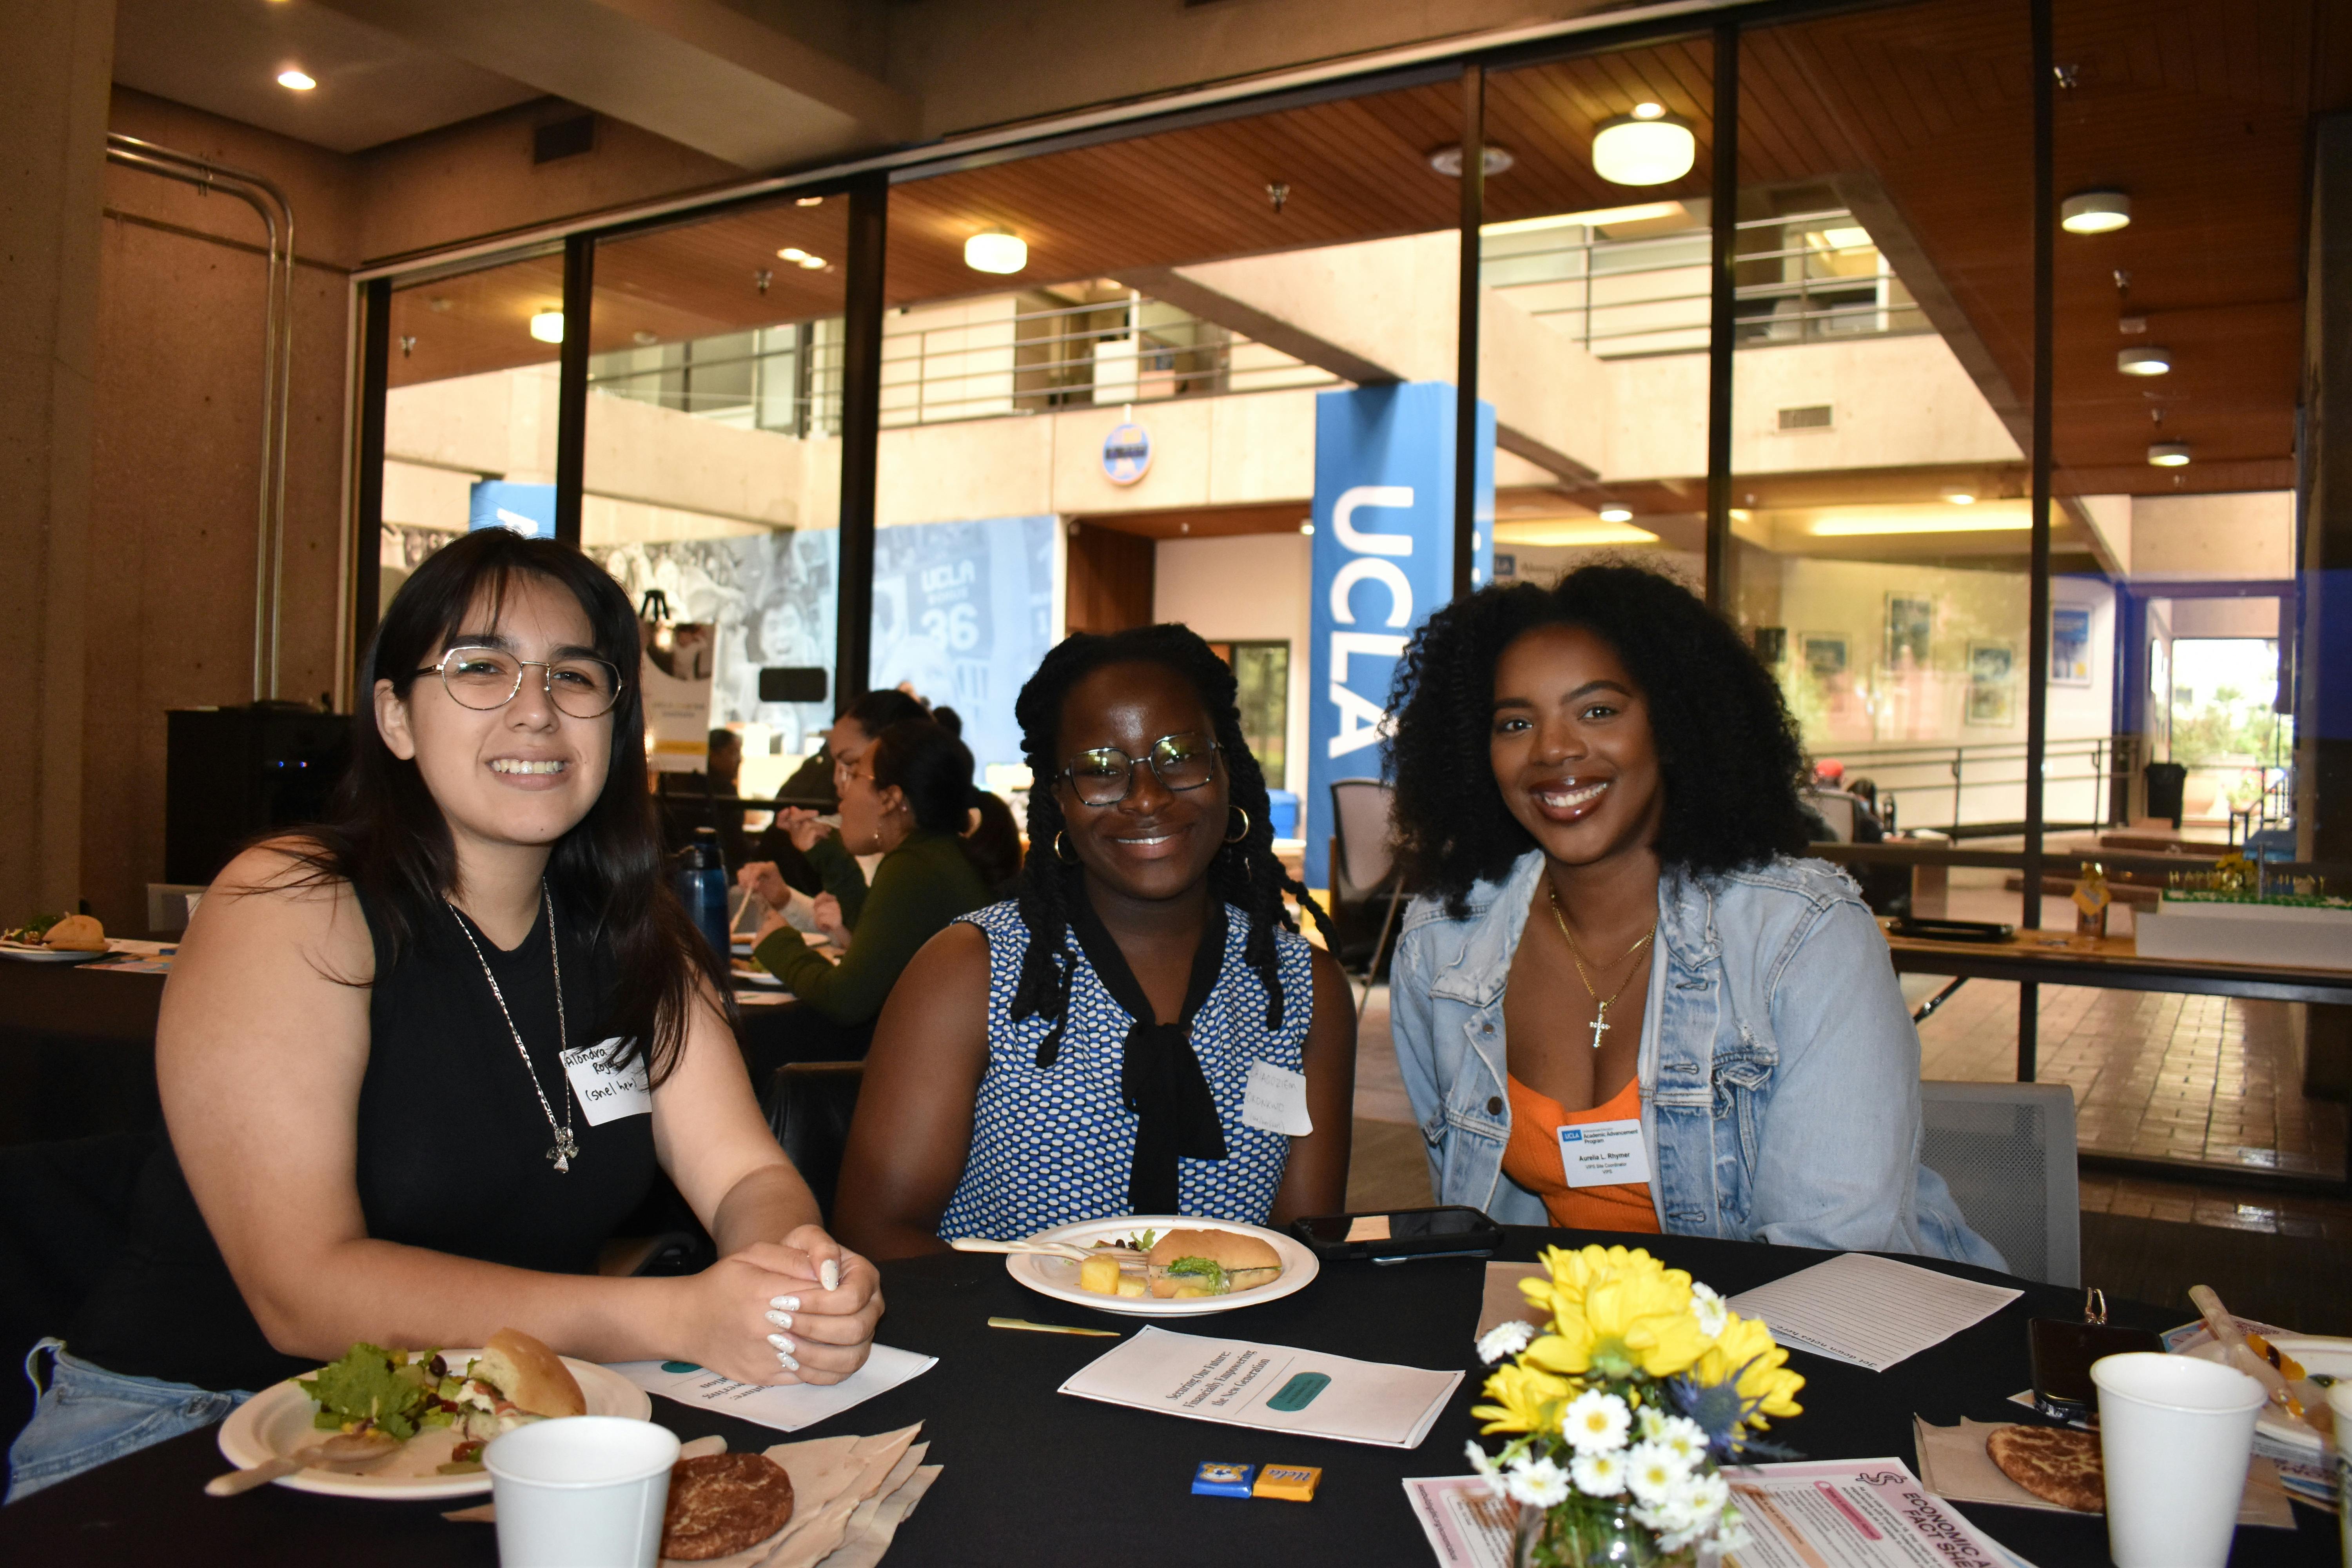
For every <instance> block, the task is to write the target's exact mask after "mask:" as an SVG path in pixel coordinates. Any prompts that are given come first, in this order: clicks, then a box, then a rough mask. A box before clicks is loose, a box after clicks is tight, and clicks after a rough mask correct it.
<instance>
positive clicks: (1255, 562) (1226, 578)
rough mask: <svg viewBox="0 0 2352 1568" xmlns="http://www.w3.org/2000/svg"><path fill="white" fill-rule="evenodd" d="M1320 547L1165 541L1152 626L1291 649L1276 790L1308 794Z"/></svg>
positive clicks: (1260, 537)
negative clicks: (1171, 625)
mask: <svg viewBox="0 0 2352 1568" xmlns="http://www.w3.org/2000/svg"><path fill="white" fill-rule="evenodd" d="M1314 553H1315V542H1314V541H1313V540H1311V539H1309V538H1307V536H1306V535H1305V534H1301V533H1244V534H1239V535H1235V536H1234V537H1231V538H1226V539H1163V540H1161V541H1160V548H1159V551H1158V560H1157V562H1156V563H1155V566H1154V584H1153V590H1152V595H1151V618H1152V619H1154V620H1156V621H1181V622H1183V623H1184V624H1185V625H1186V626H1191V627H1192V629H1193V630H1194V631H1196V632H1198V633H1200V634H1201V635H1202V637H1207V638H1208V639H1209V640H1210V641H1212V642H1222V641H1224V640H1226V639H1228V638H1230V639H1232V640H1234V641H1237V642H1238V641H1250V642H1287V643H1288V644H1289V645H1290V705H1289V723H1288V725H1287V727H1286V734H1285V737H1284V741H1283V754H1284V761H1285V763H1286V768H1285V776H1284V777H1283V778H1279V779H1276V778H1268V779H1267V780H1266V783H1267V784H1269V785H1271V786H1273V787H1275V788H1276V789H1293V790H1303V789H1305V788H1306V787H1307V611H1308V609H1309V607H1310V605H1309V599H1310V597H1311V595H1310V594H1309V593H1308V589H1309V586H1310V582H1311V576H1312V566H1313V557H1314Z"/></svg>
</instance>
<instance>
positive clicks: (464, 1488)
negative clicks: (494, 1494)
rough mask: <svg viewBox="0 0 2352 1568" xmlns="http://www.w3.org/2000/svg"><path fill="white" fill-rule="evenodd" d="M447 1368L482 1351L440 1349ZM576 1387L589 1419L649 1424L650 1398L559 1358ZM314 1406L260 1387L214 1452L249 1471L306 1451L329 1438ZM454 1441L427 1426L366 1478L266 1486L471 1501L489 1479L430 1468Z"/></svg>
mask: <svg viewBox="0 0 2352 1568" xmlns="http://www.w3.org/2000/svg"><path fill="white" fill-rule="evenodd" d="M441 1353H442V1354H443V1355H444V1356H445V1357H447V1358H448V1359H450V1360H452V1361H458V1362H462V1361H464V1360H465V1359H466V1358H467V1357H469V1356H477V1355H479V1354H481V1353H482V1352H480V1351H478V1350H445V1351H443V1352H441ZM563 1364H564V1365H566V1366H568V1367H570V1368H571V1369H572V1376H573V1377H574V1378H576V1379H578V1380H579V1383H580V1393H581V1394H582V1396H583V1398H585V1399H586V1400H587V1402H588V1414H589V1415H618V1416H622V1417H624V1418H625V1419H627V1420H631V1421H650V1420H652V1419H653V1414H654V1402H653V1396H652V1395H651V1394H647V1393H646V1391H645V1390H644V1389H642V1388H639V1387H638V1386H637V1385H636V1384H633V1383H631V1382H630V1381H629V1380H628V1379H626V1378H625V1377H623V1376H622V1375H621V1374H620V1373H617V1372H607V1371H605V1370H604V1368H603V1367H601V1366H598V1365H597V1364H596V1363H594V1362H588V1361H573V1360H572V1358H571V1357H570V1356H565V1357H564V1358H563ZM318 1408H319V1407H318V1405H315V1404H314V1403H312V1402H311V1399H310V1395H309V1394H304V1393H303V1392H302V1391H301V1390H300V1389H299V1388H298V1387H296V1386H295V1385H294V1384H293V1382H292V1380H290V1379H289V1380H288V1381H287V1382H285V1383H281V1384H277V1385H276V1386H274V1387H271V1388H265V1389H263V1390H262V1391H261V1392H260V1393H259V1394H255V1395H254V1396H253V1397H252V1398H250V1399H248V1400H247V1401H246V1402H245V1403H244V1404H243V1405H238V1406H237V1407H236V1410H234V1411H232V1412H231V1413H230V1415H229V1418H228V1419H227V1420H226V1421H224V1422H222V1423H221V1429H220V1451H221V1455H222V1457H223V1458H226V1459H227V1460H228V1462H229V1463H230V1464H232V1465H235V1466H236V1468H238V1469H240V1470H249V1469H251V1468H253V1467H254V1466H256V1465H258V1464H260V1463H262V1462H263V1461H264V1460H268V1459H274V1458H278V1456H279V1455H281V1454H292V1453H296V1452H299V1450H301V1449H304V1448H307V1447H310V1445H311V1444H313V1443H316V1442H319V1441H320V1440H322V1439H323V1438H325V1437H327V1436H329V1434H328V1433H325V1432H322V1431H320V1429H319V1428H318V1427H316V1426H311V1425H310V1417H311V1416H312V1415H315V1414H317V1412H318ZM456 1445H457V1436H456V1435H455V1434H454V1433H452V1432H451V1431H450V1429H449V1428H448V1427H446V1426H436V1427H428V1428H427V1429H425V1431H422V1432H419V1433H418V1434H417V1435H416V1436H415V1437H413V1438H411V1439H410V1440H409V1441H408V1442H407V1443H406V1444H405V1445H404V1446H403V1447H402V1448H401V1449H400V1451H399V1452H398V1453H396V1454H394V1455H393V1456H392V1457H391V1458H388V1459H386V1460H384V1461H383V1468H382V1469H381V1470H378V1471H373V1472H371V1473H369V1474H367V1475H362V1476H353V1475H342V1474H340V1473H338V1472H336V1471H333V1470H297V1471H295V1472H294V1473H293V1474H292V1475H290V1476H280V1477H279V1478H278V1479H277V1480H276V1481H275V1482H274V1483H272V1484H274V1485H277V1486H281V1487H291V1488H292V1489H294V1490H296V1491H298V1492H320V1493H323V1494H324V1495H326V1496H328V1497H358V1498H382V1499H385V1500H390V1501H394V1502H421V1501H427V1500H432V1499H435V1498H452V1497H477V1496H479V1495H481V1494H482V1493H485V1492H487V1491H488V1490H489V1489H490V1473H489V1472H488V1470H476V1471H473V1472H472V1473H471V1474H468V1475H463V1476H442V1475H436V1474H435V1473H434V1467H436V1465H441V1464H445V1463H446V1462H447V1461H448V1458H449V1450H450V1449H451V1448H452V1447H455V1446H456Z"/></svg>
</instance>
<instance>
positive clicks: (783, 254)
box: [776, 245, 970, 272]
mask: <svg viewBox="0 0 2352 1568" xmlns="http://www.w3.org/2000/svg"><path fill="white" fill-rule="evenodd" d="M776 258H777V259H778V260H779V261H789V262H791V263H792V264H793V265H794V266H795V267H802V268H807V269H808V270H809V271H811V272H814V271H815V270H816V269H817V268H820V267H823V266H824V257H822V256H812V255H810V254H809V253H808V252H807V251H805V250H803V249H802V248H801V247H799V246H797V245H788V246H786V247H783V248H782V250H779V251H778V252H776ZM966 259H970V257H969V255H967V257H966Z"/></svg>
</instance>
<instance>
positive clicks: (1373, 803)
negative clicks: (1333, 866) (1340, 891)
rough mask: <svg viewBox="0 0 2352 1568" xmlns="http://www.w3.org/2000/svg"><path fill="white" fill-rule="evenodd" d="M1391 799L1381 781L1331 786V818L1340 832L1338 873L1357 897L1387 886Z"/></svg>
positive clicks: (1358, 780)
mask: <svg viewBox="0 0 2352 1568" xmlns="http://www.w3.org/2000/svg"><path fill="white" fill-rule="evenodd" d="M1390 798H1391V790H1390V789H1389V786H1388V785H1386V784H1382V783H1381V781H1380V780H1378V779H1341V780H1340V781H1339V783H1337V784H1333V785H1332V786H1331V817H1332V820H1333V821H1334V822H1335V823H1336V824H1337V825H1338V826H1339V873H1340V875H1342V876H1344V877H1345V878H1347V879H1348V885H1349V888H1350V889H1352V890H1353V891H1355V892H1356V893H1359V894H1363V895H1369V894H1371V893H1373V892H1376V891H1378V890H1379V889H1381V888H1383V887H1385V886H1386V885H1387V883H1388V879H1389V873H1390V871H1391V866H1392V861H1393V857H1391V855H1390V853H1389V803H1390ZM1335 890H1336V889H1335Z"/></svg>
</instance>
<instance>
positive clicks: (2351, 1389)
mask: <svg viewBox="0 0 2352 1568" xmlns="http://www.w3.org/2000/svg"><path fill="white" fill-rule="evenodd" d="M2327 1409H2328V1412H2329V1414H2331V1415H2334V1416H2335V1417H2336V1447H2335V1455H2336V1523H2337V1524H2338V1525H2339V1526H2341V1527H2342V1529H2343V1531H2344V1561H2345V1562H2346V1563H2352V1452H2347V1450H2352V1383H2338V1384H2335V1385H2334V1386H2333V1387H2331V1388H2329V1389H2328V1391H2327Z"/></svg>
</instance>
